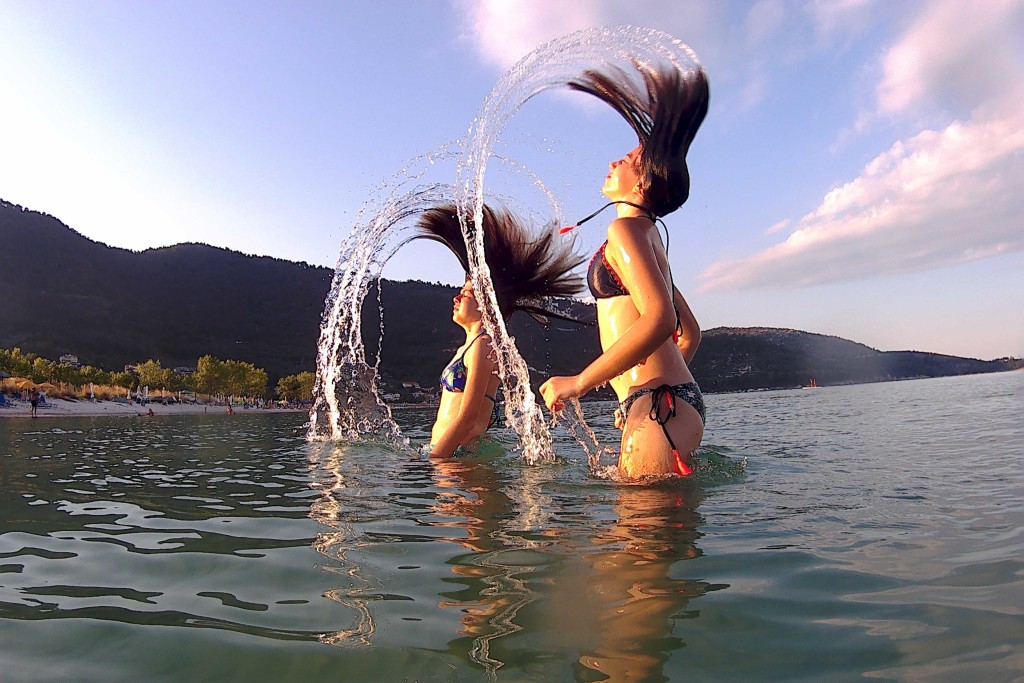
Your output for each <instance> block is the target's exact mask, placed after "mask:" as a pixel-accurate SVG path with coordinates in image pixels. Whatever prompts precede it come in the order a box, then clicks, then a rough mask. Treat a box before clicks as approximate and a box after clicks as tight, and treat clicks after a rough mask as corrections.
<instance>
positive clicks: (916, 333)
mask: <svg viewBox="0 0 1024 683" xmlns="http://www.w3.org/2000/svg"><path fill="white" fill-rule="evenodd" d="M622 25H632V26H638V27H646V28H650V29H656V30H658V31H661V32H665V33H667V34H670V35H672V36H675V37H676V38H678V39H680V40H682V41H683V42H685V43H687V44H688V45H689V46H690V47H692V48H693V49H694V50H695V51H696V53H697V55H698V56H699V58H700V61H701V63H702V65H703V67H704V69H705V71H706V72H707V74H708V78H709V82H710V84H711V107H710V111H709V113H708V116H707V119H706V120H705V123H704V125H703V126H702V128H701V130H700V132H699V133H698V135H697V138H696V141H695V142H694V144H693V146H692V147H691V150H690V153H689V157H688V159H689V166H690V174H691V192H690V199H689V201H688V202H687V204H686V205H684V206H683V207H682V208H681V209H679V210H678V211H676V212H675V213H673V214H671V215H670V216H669V217H668V219H667V223H668V227H669V234H670V236H671V242H670V251H669V253H670V261H671V265H672V271H673V277H674V281H675V284H676V286H677V287H678V288H679V289H680V290H681V291H682V292H683V293H684V294H685V295H686V297H687V300H688V301H689V303H690V305H691V307H692V308H693V310H694V312H695V314H696V315H697V318H698V320H699V321H700V323H701V326H702V327H703V328H704V329H710V328H713V327H718V326H738V327H754V326H765V327H788V328H794V329H800V330H806V331H808V332H816V333H820V334H827V335H835V336H839V337H843V338H846V339H850V340H853V341H857V342H861V343H864V344H867V345H869V346H871V347H873V348H877V349H880V350H918V351H931V352H936V353H945V354H951V355H957V356H967V357H973V358H982V359H991V358H997V357H1003V356H1017V357H1021V356H1024V219H1022V216H1024V192H1022V191H1021V188H1022V187H1024V107H1022V106H1021V104H1020V103H1021V102H1024V0H986V2H984V3H978V2H974V1H973V0H927V1H924V2H915V1H912V0H905V1H902V2H890V1H889V0H804V1H797V0H787V1H783V0H759V1H756V2H735V1H729V0H636V1H634V2H630V3H624V2H621V1H615V2H613V1H611V0H573V1H571V2H570V1H565V2H551V1H550V0H517V1H512V0H476V1H471V0H421V1H419V2H413V1H412V0H347V1H345V2H341V1H337V2H326V1H323V2H314V1H302V2H300V1H297V2H263V1H261V0H246V1H244V2H243V1H241V0H237V1H231V2H229V1H226V0H225V1H220V0H213V1H207V0H203V1H195V2H193V1H189V0H183V1H175V2H164V1H161V0H152V1H149V2H134V1H129V0H94V1H88V2H74V3H70V2H63V1H60V2H56V1H51V0H4V1H3V2H2V3H0V198H2V199H4V200H6V201H9V202H13V203H15V204H20V205H22V206H24V207H27V208H30V209H34V210H37V211H42V212H44V213H48V214H51V215H53V216H56V217H57V218H59V219H60V220H61V221H63V222H64V223H65V224H67V225H68V226H69V227H71V228H73V229H75V230H77V231H78V232H80V233H81V234H83V235H85V236H86V237H88V238H90V239H93V240H96V241H99V242H103V243H105V244H108V245H111V246H115V247H123V248H127V249H133V250H143V249H147V248H153V247H160V246H168V245H172V244H178V243H182V242H201V243H206V244H211V245H214V246H218V247H225V248H229V249H234V250H237V251H241V252H243V253H246V254H256V255H267V256H274V257H277V258H282V259H288V260H291V261H304V262H307V263H311V264H315V265H324V266H331V267H333V266H334V265H335V264H336V262H337V259H338V253H339V247H340V245H341V244H342V241H343V240H344V239H345V237H346V236H347V235H348V234H349V232H350V231H351V230H352V229H353V226H354V225H356V224H357V223H358V222H359V220H361V219H360V211H361V210H362V209H363V208H364V206H366V204H367V202H368V201H370V200H371V199H372V198H373V197H375V196H378V195H379V193H380V192H381V189H380V188H381V187H382V186H383V185H386V183H387V182H388V179H390V178H394V177H395V174H396V173H400V172H401V170H402V169H404V168H408V167H409V166H410V160H413V159H415V158H417V157H422V155H425V154H430V153H432V152H435V151H436V150H439V149H443V148H447V147H450V146H451V145H452V144H453V143H456V142H457V141H458V140H461V139H464V138H465V137H466V135H467V131H468V130H469V127H470V124H471V123H472V121H473V119H474V116H475V115H476V114H477V112H478V110H479V108H480V106H481V104H482V103H483V102H484V100H485V98H487V97H488V95H489V94H490V93H491V91H492V88H494V87H495V85H496V83H497V82H498V80H499V79H500V78H501V76H502V75H503V74H504V73H505V72H506V71H507V70H508V69H509V68H510V67H513V66H514V65H515V64H516V63H517V62H518V61H519V60H520V59H522V58H523V57H524V56H526V55H527V54H528V53H530V52H531V51H532V50H534V49H536V48H537V47H538V46H540V45H541V44H542V43H545V42H547V41H551V40H558V39H560V38H563V37H564V36H566V35H568V34H571V33H572V32H574V31H578V30H581V29H586V28H593V27H599V26H607V27H616V26H622ZM503 135H504V141H503V143H502V145H501V152H502V153H503V154H505V155H507V156H509V157H510V158H512V159H514V162H515V164H517V165H519V166H521V167H523V168H527V169H530V173H532V174H534V175H535V176H536V177H537V178H539V179H540V180H541V182H542V184H543V186H544V187H545V188H546V189H547V191H548V192H549V193H550V194H551V195H552V196H554V197H556V198H557V206H558V212H559V216H557V217H558V218H566V217H569V218H573V217H575V218H578V217H580V216H584V215H586V214H589V213H590V212H591V211H593V210H594V209H596V208H597V207H599V206H600V205H601V204H603V197H602V196H601V195H600V186H601V183H602V181H603V179H604V176H605V173H606V172H607V164H608V162H610V161H613V160H615V159H618V158H620V157H621V156H622V155H623V154H624V153H625V152H626V151H628V150H629V149H630V148H631V147H633V146H634V145H635V144H636V138H635V135H634V134H633V133H632V131H631V130H630V129H629V128H628V126H627V125H626V124H625V122H624V121H623V120H622V119H620V118H619V117H618V116H617V115H616V114H614V112H612V111H611V110H610V108H608V107H606V106H604V105H602V104H600V103H598V102H597V101H596V100H593V99H592V98H587V97H585V96H582V95H571V94H568V93H565V92H559V91H550V92H544V93H541V94H540V95H538V96H536V97H534V98H532V99H531V100H530V101H529V102H527V103H526V104H525V105H524V106H523V107H522V109H521V110H520V111H519V113H518V114H517V115H516V117H515V118H514V119H513V121H512V122H510V123H509V125H508V128H507V130H506V131H505V132H504V134H503ZM446 175H447V176H449V177H448V178H444V177H443V176H446ZM513 175H514V174H513ZM522 175H523V173H520V176H522ZM434 176H436V178H432V179H436V180H437V181H438V182H441V181H447V182H454V180H455V178H454V170H453V168H447V167H446V166H445V165H444V164H438V168H437V169H436V170H435V172H434ZM530 177H533V176H530ZM496 182H497V181H496ZM506 191H507V190H506ZM517 199H519V198H518V197H517ZM542 200H543V197H541V198H540V199H538V198H537V197H527V198H524V199H523V201H524V202H525V203H527V204H530V203H531V202H532V204H533V205H537V204H538V203H539V204H543V201H542ZM562 214H564V216H563V215H562ZM606 220H607V219H605V221H606ZM577 233H578V235H577V238H576V240H577V243H576V247H577V249H578V250H579V251H581V252H590V251H593V250H594V249H595V248H596V247H597V246H598V245H599V244H600V242H601V241H602V240H603V239H604V237H603V233H604V231H603V222H602V221H600V220H595V221H593V222H591V223H589V224H587V225H586V226H585V227H584V228H581V229H580V230H578V231H577ZM0 248H3V245H0ZM385 275H386V276H387V277H390V278H392V279H418V280H424V281H428V282H443V283H445V284H456V283H461V280H462V277H463V276H462V273H461V271H460V270H459V269H458V266H457V264H456V263H455V262H454V259H452V257H451V256H450V255H449V254H447V252H444V251H443V250H441V248H440V247H437V246H433V245H427V244H413V245H409V246H408V247H405V248H403V249H401V250H400V251H399V252H398V253H397V254H396V255H395V257H394V258H393V259H392V260H391V261H390V262H389V264H388V266H387V269H386V270H385Z"/></svg>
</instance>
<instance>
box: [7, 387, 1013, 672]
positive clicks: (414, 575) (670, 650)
mask: <svg viewBox="0 0 1024 683" xmlns="http://www.w3.org/2000/svg"><path fill="white" fill-rule="evenodd" d="M707 403H708V430H707V432H706V436H705V440H704V444H705V446H704V447H703V449H702V452H701V458H702V459H703V460H705V461H707V462H709V463H710V462H713V463H717V469H714V472H717V473H718V474H714V473H713V472H712V470H707V471H706V473H705V476H704V478H703V479H702V480H701V481H699V482H696V483H690V484H684V485H679V484H677V485H674V486H671V485H664V486H660V487H644V486H627V485H617V484H614V483H611V482H608V481H604V480H598V479H595V478H593V477H592V476H591V475H590V474H589V468H588V465H587V462H586V454H585V453H584V452H583V451H582V449H581V448H580V446H579V445H578V444H577V443H576V441H575V440H574V439H573V438H572V437H570V436H568V435H567V434H565V433H564V432H562V431H561V430H559V429H556V430H555V431H554V432H553V435H554V448H555V451H556V454H557V458H556V459H555V462H552V463H544V464H541V465H537V466H528V465H525V464H524V463H523V461H522V459H521V458H520V457H518V456H516V455H510V454H509V453H508V452H507V448H508V447H509V446H510V445H511V444H510V442H511V440H512V436H511V434H510V433H508V432H500V431H499V432H498V433H497V434H495V435H494V436H495V438H494V440H493V441H491V442H490V443H488V444H487V447H486V448H485V449H484V454H483V455H482V456H481V457H480V458H477V459H462V460H452V461H448V462H443V463H431V462H429V461H426V460H423V459H421V458H419V457H417V456H416V455H414V454H413V453H412V452H411V450H401V449H400V450H390V449H386V448H380V447H375V446H371V445H367V444H358V445H346V444H345V443H323V442H321V443H307V441H306V438H305V435H306V425H305V424H304V422H305V419H306V416H305V415H301V414H294V413H293V414H287V413H286V414H280V413H277V414H275V413H259V412H255V411H253V412H249V411H244V412H243V411H240V412H238V413H236V414H235V415H221V414H217V415H196V416H179V417H156V418H133V417H118V418H67V419H64V418H61V419H51V418H46V419H37V420H30V419H0V486H2V489H0V490H2V492H3V495H2V497H0V664H2V666H0V680H3V681H55V680H62V681H63V680H67V681H130V680H146V681H180V680H189V681H339V680H343V681H364V680H365V681H480V680H498V681H567V680H570V681H571V680H579V681H593V680H606V679H608V680H624V679H626V678H627V677H629V678H630V680H653V681H657V680H672V681H682V680H698V681H751V680H778V681H822V680H855V679H863V678H870V679H878V680H904V681H906V680H912V681H945V680H948V681H961V680H971V681H1013V680H1020V677H1021V672H1022V671H1024V655H1022V652H1024V581H1022V572H1024V559H1022V558H1024V532H1022V529H1024V503H1022V500H1024V495H1022V494H1024V475H1022V473H1021V470H1022V467H1021V466H1022V464H1024V463H1022V460H1024V419H1022V417H1024V408H1022V407H1024V373H1021V372H1016V373H1002V374H994V375H978V376H969V377H953V378H940V379H928V380H915V381H907V382H896V383H885V384H870V385H859V386H845V387H825V388H819V389H805V390H791V391H766V392H757V393H746V394H719V395H711V396H708V397H707ZM583 409H584V411H585V412H586V415H587V419H588V421H589V422H590V424H591V425H592V426H593V427H594V429H595V431H596V432H597V433H598V436H599V437H600V438H601V439H602V440H604V441H613V440H614V435H615V431H614V428H613V426H612V424H611V410H612V404H610V403H584V404H583ZM395 417H396V419H397V420H398V422H399V423H400V424H401V427H402V430H403V432H404V433H405V434H406V435H407V436H409V437H410V438H411V439H412V440H413V442H414V443H415V442H416V441H418V440H426V438H427V436H428V429H429V425H430V422H431V420H432V417H433V415H432V413H431V411H430V410H429V409H418V410H408V409H407V410H396V411H395ZM744 460H745V461H746V466H745V467H744V468H737V467H735V466H734V465H736V464H737V463H741V462H743V461H744Z"/></svg>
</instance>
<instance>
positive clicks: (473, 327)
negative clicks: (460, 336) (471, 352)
mask: <svg viewBox="0 0 1024 683" xmlns="http://www.w3.org/2000/svg"><path fill="white" fill-rule="evenodd" d="M462 329H464V330H465V331H466V341H469V340H470V339H473V338H474V337H476V336H477V335H479V334H480V333H481V332H483V331H484V321H483V320H477V321H476V322H472V323H466V324H464V325H463V326H462Z"/></svg>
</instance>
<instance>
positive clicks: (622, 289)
mask: <svg viewBox="0 0 1024 683" xmlns="http://www.w3.org/2000/svg"><path fill="white" fill-rule="evenodd" d="M607 246H608V242H607V241H606V242H605V243H604V244H602V245H601V246H600V247H599V248H598V250H597V251H596V252H594V257H593V258H592V259H590V266H588V267H587V284H588V285H589V286H590V293H591V294H592V295H593V297H594V298H595V299H610V298H612V297H613V296H629V290H628V289H626V286H625V285H624V284H622V280H621V279H620V278H619V275H618V273H616V272H615V270H614V269H613V268H612V264H610V263H608V259H607V258H605V255H604V250H605V247H607Z"/></svg>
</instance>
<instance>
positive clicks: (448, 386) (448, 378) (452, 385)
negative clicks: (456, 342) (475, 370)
mask: <svg viewBox="0 0 1024 683" xmlns="http://www.w3.org/2000/svg"><path fill="white" fill-rule="evenodd" d="M482 336H484V333H483V332H481V333H480V334H478V335H476V336H475V337H473V341H471V342H469V344H467V345H466V348H465V349H463V351H462V353H460V354H459V357H458V358H456V359H455V360H453V361H452V362H451V363H449V364H448V367H446V368H445V369H444V372H442V373H441V388H442V389H444V390H445V391H452V392H455V393H456V394H461V393H462V392H463V391H465V389H466V361H465V360H464V359H465V357H466V351H469V349H470V347H472V346H473V344H475V343H476V340H477V339H479V338H480V337H482ZM492 400H493V399H492Z"/></svg>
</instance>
